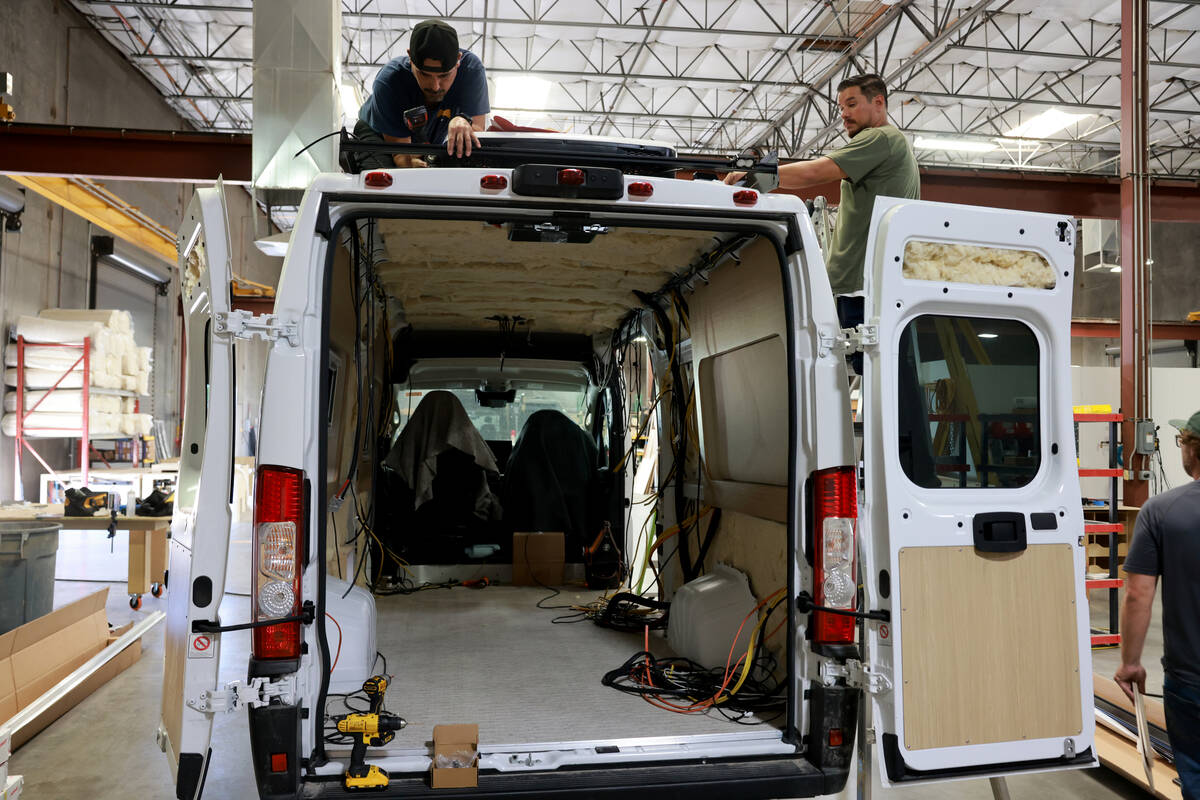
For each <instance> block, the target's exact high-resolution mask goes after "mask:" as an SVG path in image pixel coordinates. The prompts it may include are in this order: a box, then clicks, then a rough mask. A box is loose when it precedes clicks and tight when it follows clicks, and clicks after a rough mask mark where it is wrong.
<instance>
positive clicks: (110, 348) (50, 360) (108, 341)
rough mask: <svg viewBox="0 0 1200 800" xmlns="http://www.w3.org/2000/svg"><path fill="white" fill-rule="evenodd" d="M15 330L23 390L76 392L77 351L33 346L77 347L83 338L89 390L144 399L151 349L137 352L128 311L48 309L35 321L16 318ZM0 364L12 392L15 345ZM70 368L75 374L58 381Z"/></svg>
mask: <svg viewBox="0 0 1200 800" xmlns="http://www.w3.org/2000/svg"><path fill="white" fill-rule="evenodd" d="M15 327H16V333H17V335H18V336H22V337H24V339H25V341H26V343H27V346H26V348H25V388H27V389H49V388H50V387H52V386H54V385H55V384H56V383H57V385H58V388H60V389H78V388H81V387H82V386H83V369H82V364H81V363H80V356H81V355H82V350H81V349H79V348H71V347H39V346H37V345H38V344H65V345H79V344H82V343H83V340H84V339H85V338H87V339H89V340H90V342H91V350H90V353H89V359H88V363H89V372H90V375H89V377H90V381H89V383H90V385H91V386H93V387H95V388H100V389H117V390H120V391H125V392H133V393H135V394H138V395H147V394H149V393H150V369H151V349H150V348H149V347H138V346H137V343H136V342H135V341H134V339H133V324H132V319H131V317H130V314H129V312H128V311H118V310H81V309H61V308H48V309H45V310H44V311H42V312H41V313H40V314H39V315H38V316H36V317H33V316H23V317H21V318H20V319H18V320H17V324H16V326H15ZM4 364H5V366H6V367H8V369H6V370H5V371H4V382H5V384H7V385H8V386H16V385H17V370H16V369H15V367H16V366H17V347H16V345H14V344H10V345H9V346H8V347H7V348H5V351H4ZM72 366H74V367H75V368H74V369H73V370H72V371H71V372H70V373H68V374H67V375H66V377H65V378H64V377H63V373H64V372H66V371H67V370H68V369H70V368H71V367H72ZM60 378H61V379H62V380H61V381H60V380H59V379H60ZM39 410H40V409H39Z"/></svg>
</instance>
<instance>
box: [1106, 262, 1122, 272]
mask: <svg viewBox="0 0 1200 800" xmlns="http://www.w3.org/2000/svg"><path fill="white" fill-rule="evenodd" d="M1108 271H1109V272H1120V271H1121V265H1120V264H1113V265H1112V266H1111V267H1109V268H1108Z"/></svg>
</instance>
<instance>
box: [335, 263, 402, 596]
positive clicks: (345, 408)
mask: <svg viewBox="0 0 1200 800" xmlns="http://www.w3.org/2000/svg"><path fill="white" fill-rule="evenodd" d="M332 269H333V284H332V288H331V291H332V297H331V300H330V308H329V368H330V375H331V378H332V385H331V389H332V391H333V397H332V398H330V412H329V419H328V420H327V421H326V423H327V427H326V435H327V436H328V440H327V445H326V446H327V450H326V469H325V487H324V491H325V497H326V498H331V497H334V496H335V495H336V494H339V493H341V491H342V486H343V484H344V483H345V482H346V479H347V478H348V477H349V476H350V474H351V472H353V473H354V480H353V486H352V487H348V488H347V490H346V492H345V495H344V497H345V501H344V502H343V503H342V505H341V506H340V508H338V509H337V510H336V511H330V512H329V514H328V517H327V519H326V525H327V526H328V527H327V536H326V540H325V559H326V563H325V568H326V570H327V573H328V574H329V575H344V576H347V577H349V575H348V570H349V568H350V567H351V566H352V564H351V562H350V555H351V554H352V553H353V552H354V550H355V546H356V545H357V544H358V543H359V542H358V540H357V538H356V533H357V532H358V530H359V522H358V515H359V512H360V510H361V513H362V514H363V515H364V516H365V515H366V514H367V505H369V504H370V503H371V502H372V501H373V498H371V495H370V488H371V479H372V474H373V470H374V465H373V463H372V458H371V455H372V454H373V453H374V450H375V448H374V446H373V443H369V442H367V441H366V440H365V439H364V438H362V437H360V440H359V448H358V453H357V454H356V453H355V451H354V440H355V431H356V430H357V427H358V425H359V407H358V403H359V383H357V382H361V385H362V391H363V400H364V404H370V405H371V407H373V408H375V409H378V408H380V400H381V399H382V398H383V396H384V393H385V392H386V391H388V389H387V387H386V374H387V370H386V365H385V364H384V362H383V359H384V355H383V353H384V351H385V345H386V335H387V331H386V328H385V327H384V326H383V325H380V326H379V327H377V328H376V330H375V331H370V330H367V328H366V320H365V317H364V316H363V315H362V314H361V313H356V310H355V297H354V285H353V283H352V277H353V272H352V263H351V254H350V251H349V250H348V249H347V248H345V247H339V248H337V250H336V251H335V253H334V257H333V266H332ZM361 307H365V304H362V305H361V306H360V308H361ZM369 336H374V337H375V341H374V345H375V346H374V347H373V348H372V350H371V352H372V353H374V354H376V359H375V363H373V364H372V363H368V362H367V361H366V350H367V348H366V345H367V338H368V337H369ZM356 341H357V343H358V353H359V360H358V363H356V361H355V343H356ZM360 367H361V371H360ZM368 392H374V394H375V397H374V402H373V403H371V402H370V401H371V398H369V397H368V395H367V393H368ZM367 421H368V420H366V419H364V420H363V423H364V424H365V423H366V422H367ZM365 435H366V431H365V430H364V431H363V432H362V436H365ZM364 453H365V454H366V457H363V454H364ZM356 457H358V458H359V459H360V460H359V464H358V469H357V470H354V469H353V467H354V459H355V458H356ZM356 500H357V501H358V502H356ZM335 530H336V531H337V533H336V535H335V534H334V531H335ZM353 566H356V567H357V559H356V560H355V561H354V563H353ZM364 580H365V576H364V575H362V573H361V571H360V572H359V575H358V582H359V583H362V582H363V581H364Z"/></svg>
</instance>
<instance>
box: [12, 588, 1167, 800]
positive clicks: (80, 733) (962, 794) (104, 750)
mask: <svg viewBox="0 0 1200 800" xmlns="http://www.w3.org/2000/svg"><path fill="white" fill-rule="evenodd" d="M105 588H107V589H108V590H109V593H108V618H109V621H110V622H111V623H113V624H115V625H121V624H124V623H125V622H127V621H129V620H132V619H139V618H141V617H142V616H144V614H146V613H148V612H150V611H155V610H159V609H164V610H165V608H166V598H161V599H155V598H152V597H146V598H145V604H144V605H143V607H142V610H141V611H133V610H132V609H130V608H129V605H128V603H127V602H126V597H125V583H124V581H121V582H120V583H97V582H86V581H61V580H60V581H56V582H55V587H54V605H55V607H59V606H63V605H66V604H67V603H70V602H73V601H74V600H77V599H79V598H80V597H83V596H84V595H86V594H89V593H91V592H94V591H96V590H97V589H105ZM496 588H499V587H489V588H488V589H484V590H482V592H483V593H485V594H486V593H487V592H490V591H492V590H493V589H496ZM422 594H424V593H422ZM430 594H432V593H430ZM1102 594H1103V593H1102V592H1094V593H1093V595H1094V597H1092V598H1091V599H1092V620H1093V624H1096V625H1103V624H1105V620H1107V610H1106V609H1105V608H1104V605H1103V600H1102V597H1101V595H1102ZM417 597H420V595H417ZM406 599H411V598H400V597H397V598H389V599H386V600H384V601H383V602H385V603H388V604H391V603H393V602H395V601H402V600H406ZM421 600H422V601H429V600H431V598H429V597H421ZM476 602H479V601H476ZM548 605H549V603H548ZM248 613H249V601H248V598H246V597H244V596H237V595H227V596H226V597H225V599H224V600H223V601H222V603H221V618H222V620H224V621H225V622H226V623H227V624H232V623H235V622H242V621H245V620H246V618H247V615H248ZM540 613H544V614H545V615H547V616H549V615H550V613H551V612H548V611H547V612H540ZM546 626H547V627H554V628H561V627H564V626H561V625H559V626H550V625H549V623H547V624H546ZM566 627H567V628H571V627H572V626H566ZM389 636H390V634H389ZM162 643H163V626H162V625H161V624H160V625H158V626H156V627H155V628H154V629H153V630H151V631H150V633H149V634H147V635H146V637H145V638H144V639H143V642H142V645H143V653H142V657H141V659H139V660H138V661H137V662H136V663H134V664H133V665H132V666H131V667H130V668H129V669H127V670H125V671H124V672H122V673H121V674H120V675H117V676H116V677H115V678H113V679H112V680H111V681H109V682H108V683H106V684H105V685H103V686H101V687H99V688H98V689H97V690H96V691H95V692H94V693H92V694H91V695H90V696H88V697H86V698H84V699H83V701H82V702H80V703H79V705H77V706H76V707H75V708H73V709H71V710H69V711H68V712H67V713H66V714H64V715H63V716H62V717H61V718H60V719H59V720H57V721H56V722H54V723H53V724H52V725H50V726H49V727H48V728H46V729H45V730H43V731H42V732H40V733H39V734H38V735H37V736H35V737H34V738H33V739H32V740H31V741H30V742H28V743H27V744H26V745H24V746H23V747H22V748H21V749H20V750H18V751H17V752H15V753H13V755H12V759H11V760H10V761H9V767H10V771H11V772H12V773H13V774H15V775H23V776H24V777H25V791H24V795H23V796H24V797H27V798H29V800H35V798H36V800H74V798H87V800H127V798H130V797H136V798H139V800H172V798H174V797H175V787H174V786H173V785H172V781H171V775H170V772H169V770H168V769H167V763H166V757H165V756H164V755H163V754H162V753H161V752H159V749H158V747H157V746H156V745H155V743H154V731H155V728H156V727H157V725H158V718H159V709H160V699H159V696H160V693H161V691H162V668H163V667H162V664H163V644H162ZM222 644H223V657H222V659H221V672H220V681H221V682H222V683H224V682H226V681H232V680H237V679H241V680H245V677H246V660H247V658H248V657H249V637H248V636H247V637H244V638H238V637H234V636H229V637H227V638H226V640H225V641H224V642H223V643H222ZM633 652H634V650H630V651H629V653H630V654H632V653H633ZM1161 654H1162V628H1161V605H1160V603H1159V602H1158V601H1156V602H1155V604H1154V616H1153V621H1152V623H1151V626H1150V632H1149V635H1148V636H1147V639H1146V653H1145V656H1144V659H1143V662H1144V664H1145V665H1146V667H1147V671H1148V672H1149V673H1150V677H1149V679H1148V680H1147V685H1146V688H1147V690H1148V691H1151V692H1161V691H1162V672H1161V668H1158V658H1159V657H1160V656H1161ZM552 655H553V654H552V653H550V654H547V653H540V654H538V657H539V662H538V663H535V664H533V665H531V666H529V665H527V670H526V673H525V677H523V678H522V680H525V681H528V682H530V683H536V682H537V681H538V680H539V678H538V675H539V673H545V672H546V671H547V670H549V669H551V668H552V666H551V665H552V664H554V663H555V660H554V659H553V658H552ZM1092 657H1093V664H1094V667H1095V669H1096V670H1097V671H1098V672H1100V673H1101V674H1105V675H1111V674H1112V671H1113V669H1115V667H1116V664H1117V663H1118V662H1119V658H1120V655H1119V653H1117V652H1116V651H1115V650H1097V651H1094V652H1093V654H1092ZM618 663H619V662H618ZM388 666H389V667H391V666H392V665H391V664H390V663H389V665H388ZM613 666H615V664H614V665H613ZM605 668H608V667H607V666H606V667H605ZM393 670H394V668H393ZM514 680H515V679H513V678H512V677H511V676H502V677H499V678H497V680H496V685H497V687H499V686H500V685H501V683H504V682H508V683H512V682H513V681H514ZM614 694H615V692H614ZM391 696H392V698H393V700H392V702H391V703H390V704H389V705H390V706H392V707H393V708H395V709H396V710H397V711H401V710H402V706H403V702H402V700H401V694H400V693H394V694H392V695H391ZM617 700H619V701H622V702H624V701H632V702H634V703H638V704H643V705H644V703H642V701H641V700H638V699H636V698H623V697H619V696H618V697H617V698H616V700H614V701H613V702H614V703H615V702H616V701H617ZM490 702H491V701H490V700H489V704H490ZM646 708H647V709H649V708H650V707H649V706H646ZM550 710H551V711H554V709H550ZM659 713H662V714H667V712H665V711H664V712H659ZM669 716H675V715H673V714H671V715H669ZM476 719H477V721H480V722H481V723H482V724H484V725H486V724H487V723H486V722H485V721H484V720H483V718H481V717H476ZM693 721H694V720H693ZM414 724H416V723H415V722H414ZM730 727H734V726H732V725H731V726H730ZM742 730H746V729H742ZM750 730H753V729H750ZM402 734H403V732H402ZM249 745H250V741H249V734H248V732H247V729H246V718H245V716H244V715H243V714H237V713H235V714H228V715H220V716H219V717H218V718H217V719H216V724H215V725H214V726H213V742H212V750H213V757H212V762H211V764H210V767H209V772H208V778H207V781H206V783H205V792H204V796H205V798H210V799H212V800H217V799H218V798H219V799H221V800H223V799H224V798H230V799H231V800H232V799H233V798H237V799H238V800H242V799H243V798H250V797H254V796H255V791H254V778H253V773H252V768H251V765H250V759H249V755H248V754H249ZM1008 787H1009V791H1010V792H1011V795H1012V797H1013V798H1014V800H1032V799H1033V798H1037V799H1038V800H1041V799H1042V798H1088V799H1089V800H1092V799H1095V800H1118V799H1119V798H1120V799H1124V800H1133V799H1134V798H1140V797H1146V796H1147V795H1146V794H1144V793H1143V792H1141V791H1140V790H1139V789H1137V788H1136V787H1134V786H1133V785H1132V784H1130V783H1128V782H1126V781H1125V780H1124V779H1123V778H1121V777H1120V776H1118V775H1116V774H1114V773H1112V772H1110V771H1108V770H1107V769H1104V768H1096V769H1089V770H1081V771H1080V770H1072V771H1068V772H1049V773H1042V774H1036V775H1020V776H1016V777H1012V778H1009V779H1008ZM843 796H846V795H843ZM848 796H850V797H852V796H853V794H852V793H850V794H849V795H848ZM873 797H874V798H876V800H881V799H883V798H888V799H889V800H891V799H892V798H895V800H992V792H991V788H990V787H989V786H988V782H987V781H986V780H963V781H953V782H950V783H945V784H938V785H934V786H911V787H903V788H895V789H881V788H879V784H878V780H876V781H875V790H874V794H873Z"/></svg>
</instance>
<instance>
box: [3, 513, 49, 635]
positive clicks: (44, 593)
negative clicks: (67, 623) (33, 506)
mask: <svg viewBox="0 0 1200 800" xmlns="http://www.w3.org/2000/svg"><path fill="white" fill-rule="evenodd" d="M61 527H62V526H61V525H59V524H58V523H56V522H43V521H42V520H40V519H31V520H29V521H28V522H0V633H7V632H8V631H11V630H12V629H13V628H16V627H18V626H20V625H24V624H25V623H26V622H29V621H30V620H35V619H37V618H38V617H41V616H45V615H46V614H49V613H50V612H51V611H53V610H54V562H55V554H56V553H58V531H59V529H60V528H61Z"/></svg>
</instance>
